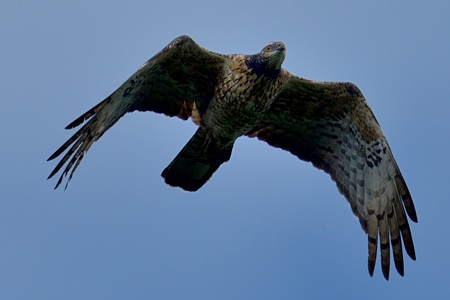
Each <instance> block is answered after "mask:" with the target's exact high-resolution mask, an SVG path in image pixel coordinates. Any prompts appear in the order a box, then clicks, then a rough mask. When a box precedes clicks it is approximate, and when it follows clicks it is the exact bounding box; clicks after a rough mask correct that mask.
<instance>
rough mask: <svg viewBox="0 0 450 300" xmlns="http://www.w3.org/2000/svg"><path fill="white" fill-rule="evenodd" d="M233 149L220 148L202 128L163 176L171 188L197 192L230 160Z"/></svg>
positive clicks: (230, 147)
mask: <svg viewBox="0 0 450 300" xmlns="http://www.w3.org/2000/svg"><path fill="white" fill-rule="evenodd" d="M232 149H233V144H231V146H228V147H226V148H225V149H221V148H219V147H218V146H217V144H216V143H214V142H213V141H210V140H208V139H207V136H206V131H205V130H204V128H202V127H200V128H199V129H198V130H197V132H196V133H195V134H194V136H193V137H192V138H191V139H190V140H189V142H188V143H187V144H186V145H185V146H184V148H183V149H182V150H181V151H180V153H179V154H178V155H177V156H176V157H175V159H174V160H173V161H172V162H171V163H170V164H169V166H168V167H167V168H165V169H164V171H163V172H162V174H161V176H162V177H163V178H164V179H165V182H166V183H167V184H169V185H171V186H177V187H180V188H182V189H184V190H186V191H190V192H193V191H196V190H198V189H199V188H201V187H202V186H203V185H204V184H205V183H206V182H207V181H208V179H209V178H211V176H212V174H213V173H214V172H215V171H216V170H217V169H218V168H219V167H220V165H221V164H223V163H224V162H226V161H228V160H229V159H230V157H231V152H232Z"/></svg>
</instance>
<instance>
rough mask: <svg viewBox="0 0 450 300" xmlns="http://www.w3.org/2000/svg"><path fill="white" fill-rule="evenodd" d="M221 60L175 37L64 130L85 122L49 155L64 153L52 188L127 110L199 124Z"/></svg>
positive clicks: (221, 69)
mask: <svg viewBox="0 0 450 300" xmlns="http://www.w3.org/2000/svg"><path fill="white" fill-rule="evenodd" d="M226 61H227V56H225V55H222V54H218V53H214V52H211V51H208V50H206V49H204V48H202V47H200V46H199V45H198V44H197V43H195V42H194V41H193V40H192V39H191V38H190V37H188V36H181V37H178V38H176V39H175V40H174V41H172V42H171V43H170V44H169V45H167V46H166V47H165V48H164V49H162V50H161V51H160V52H159V53H158V54H156V55H155V56H154V57H152V58H151V59H150V60H148V61H147V62H146V63H145V64H144V65H143V66H142V67H141V68H140V69H139V70H138V71H137V72H136V73H134V74H133V75H132V76H131V77H130V78H129V79H128V80H127V81H126V82H125V83H123V84H122V85H121V86H120V87H119V88H118V89H117V90H116V91H115V92H114V93H112V94H111V95H110V96H109V97H107V98H106V99H105V100H103V101H102V102H100V103H99V104H97V105H96V106H94V107H93V108H91V109H90V110H89V111H87V112H86V113H84V114H83V115H81V116H80V117H79V118H77V119H76V120H74V121H73V122H72V123H70V124H69V125H68V126H67V127H66V129H72V128H74V127H77V126H78V125H80V124H81V123H83V122H84V121H86V120H89V121H88V122H87V123H86V124H85V125H84V126H83V127H81V129H79V130H78V131H77V132H76V133H75V134H74V135H73V136H72V137H71V138H69V139H68V140H67V141H66V142H65V143H64V144H63V145H62V146H61V147H60V148H59V149H58V150H56V151H55V152H54V153H53V154H52V155H51V156H50V157H49V159H48V160H52V159H54V158H56V157H58V156H59V155H61V154H62V153H63V152H64V151H66V150H67V149H69V150H68V151H67V152H66V154H65V155H64V156H63V158H62V159H61V160H60V162H59V163H58V164H57V165H56V167H55V168H54V170H53V171H52V172H51V174H50V176H49V177H48V178H51V177H53V176H54V175H55V174H56V173H57V172H58V171H59V170H60V169H61V168H62V167H63V166H64V165H65V164H66V163H67V165H66V167H65V168H64V171H63V173H62V174H61V176H60V178H59V180H58V182H57V183H56V186H55V188H57V187H58V186H59V185H60V184H61V182H62V180H63V178H64V177H65V176H67V175H68V173H69V172H70V175H69V178H68V180H67V183H68V182H69V181H70V179H71V178H72V175H73V173H74V171H75V170H76V168H77V166H78V165H79V163H80V162H81V160H82V159H83V156H84V153H85V152H86V151H87V150H88V149H89V148H90V147H91V145H92V144H93V143H94V142H95V141H96V140H97V139H99V138H100V137H101V136H102V135H103V133H105V132H106V131H107V130H108V129H109V128H110V127H111V126H113V125H114V124H115V123H116V122H117V121H118V120H119V119H120V118H121V117H122V116H123V115H125V113H127V112H132V111H135V110H138V111H153V112H157V113H163V114H165V115H167V116H170V117H172V116H178V117H180V118H182V119H184V120H186V119H188V118H189V117H192V119H193V121H194V122H195V123H198V122H200V120H201V116H202V114H203V113H204V112H205V110H206V108H207V107H208V105H209V101H210V100H211V98H212V97H213V94H214V90H215V86H216V83H217V80H218V79H219V78H220V76H221V75H222V73H223V69H224V65H225V63H226ZM66 187H67V184H66Z"/></svg>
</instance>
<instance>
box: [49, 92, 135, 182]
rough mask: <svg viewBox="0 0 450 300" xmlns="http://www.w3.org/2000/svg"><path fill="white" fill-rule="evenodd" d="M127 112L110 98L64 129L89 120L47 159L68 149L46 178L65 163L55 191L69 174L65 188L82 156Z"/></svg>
mask: <svg viewBox="0 0 450 300" xmlns="http://www.w3.org/2000/svg"><path fill="white" fill-rule="evenodd" d="M127 111H128V107H127V105H123V104H121V103H120V99H114V97H112V96H110V97H108V98H106V99H105V100H103V101H102V102H100V103H99V104H97V105H96V106H94V107H93V108H91V109H90V110H89V111H87V112H86V113H84V114H83V115H81V116H80V117H78V118H77V119H76V120H75V121H73V122H72V123H70V124H69V125H68V126H67V127H66V129H71V128H74V127H76V126H78V125H80V124H81V123H83V122H84V121H86V120H88V119H89V121H88V122H87V123H86V124H85V125H84V126H83V127H81V128H80V129H79V130H78V131H77V132H76V133H75V134H74V135H72V136H71V137H70V138H69V139H68V140H67V141H66V142H65V143H64V144H63V145H62V146H61V147H59V148H58V149H57V150H56V151H55V152H54V153H53V154H52V155H51V156H50V157H49V158H48V159H47V160H52V159H55V158H56V157H58V156H59V155H61V154H62V153H63V152H64V151H66V150H67V149H69V150H68V151H67V152H66V154H64V156H63V157H62V159H61V160H60V161H59V163H58V164H57V165H56V167H55V168H54V169H53V171H52V172H51V173H50V175H49V176H48V178H47V179H50V178H52V177H53V176H54V175H55V174H56V173H58V171H59V170H61V169H62V168H63V167H64V165H65V164H66V163H67V165H66V167H65V168H64V171H63V172H62V174H61V176H60V177H59V179H58V181H57V183H56V185H55V189H56V188H58V186H59V185H60V184H61V182H62V181H63V179H64V177H66V176H67V175H68V174H69V172H70V174H69V177H68V179H67V183H66V188H67V185H68V183H69V181H70V180H71V179H72V176H73V173H74V172H75V170H76V169H77V167H78V165H79V164H80V162H81V160H82V159H83V157H84V154H85V153H86V152H87V151H88V150H89V148H90V147H91V146H92V144H93V143H94V142H95V141H96V140H98V139H99V138H100V137H101V136H102V135H103V134H104V133H105V132H106V131H107V130H108V129H109V128H110V127H111V126H112V125H114V124H115V123H116V122H117V121H118V120H119V119H120V118H121V117H122V116H123V115H124V114H125V113H126V112H127Z"/></svg>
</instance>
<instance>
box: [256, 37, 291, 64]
mask: <svg viewBox="0 0 450 300" xmlns="http://www.w3.org/2000/svg"><path fill="white" fill-rule="evenodd" d="M259 56H260V57H261V59H262V60H263V61H265V62H266V66H267V68H269V69H272V70H279V69H281V64H282V63H283V61H284V58H285V56H286V45H285V44H284V43H283V42H270V43H268V44H267V45H265V46H264V48H263V49H262V50H261V52H260V53H259Z"/></svg>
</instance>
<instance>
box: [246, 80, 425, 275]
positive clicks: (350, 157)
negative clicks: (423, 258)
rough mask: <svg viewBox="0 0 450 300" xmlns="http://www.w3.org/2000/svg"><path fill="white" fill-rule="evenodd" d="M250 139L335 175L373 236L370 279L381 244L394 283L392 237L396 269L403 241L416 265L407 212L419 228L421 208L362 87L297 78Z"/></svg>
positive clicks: (386, 272) (385, 266) (400, 262)
mask: <svg viewBox="0 0 450 300" xmlns="http://www.w3.org/2000/svg"><path fill="white" fill-rule="evenodd" d="M247 135H248V136H250V137H258V138H259V139H261V140H264V141H266V142H267V143H268V144H270V145H272V146H275V147H279V148H281V149H284V150H287V151H289V152H291V153H292V154H294V155H296V156H298V157H299V158H300V159H302V160H305V161H309V162H311V163H312V164H313V165H314V166H316V167H317V168H319V169H322V170H324V171H325V172H327V173H328V174H330V175H331V178H332V179H333V180H334V181H335V182H336V184H337V187H338V189H339V191H340V192H341V193H342V194H343V195H344V196H345V198H346V199H347V200H348V202H349V203H350V206H351V208H352V210H353V213H354V214H355V215H356V216H357V217H358V218H359V220H360V223H361V226H362V228H363V230H364V231H365V232H366V233H367V234H368V243H369V258H368V265H369V273H370V275H371V276H372V275H373V271H374V267H375V260H376V252H377V243H378V242H377V241H378V239H379V240H380V249H381V264H382V271H383V274H384V276H385V278H386V279H388V278H389V257H390V254H389V251H390V246H389V236H390V240H391V244H392V250H393V256H394V261H395V266H396V269H397V271H398V272H399V273H400V274H401V275H403V269H404V267H403V254H402V244H401V239H403V243H404V245H405V248H406V252H407V253H408V255H409V256H410V257H411V258H412V259H415V251H414V245H413V241H412V236H411V231H410V228H409V225H408V220H407V217H406V213H405V208H406V212H407V213H408V215H409V217H410V218H411V220H413V221H414V222H417V216H416V212H415V208H414V204H413V201H412V199H411V195H410V194H409V191H408V188H407V186H406V183H405V181H404V179H403V177H402V175H401V173H400V170H399V168H398V166H397V163H396V162H395V160H394V157H393V155H392V152H391V149H390V148H389V145H388V143H387V141H386V138H385V137H384V135H383V132H382V130H381V128H380V126H379V124H378V122H377V120H376V119H375V116H374V115H373V113H372V111H371V109H370V108H369V106H368V105H367V102H366V100H365V99H364V96H363V95H362V93H361V92H360V91H359V89H358V88H357V87H356V86H355V85H354V84H352V83H327V82H317V81H311V80H307V79H303V78H300V77H297V76H294V75H290V78H289V79H288V81H287V83H286V85H285V87H284V88H283V90H282V91H281V93H280V94H279V96H278V97H277V98H276V99H275V101H274V102H273V105H272V106H271V108H270V110H269V112H268V113H267V115H266V117H265V118H264V120H262V121H261V122H260V123H259V124H257V125H256V126H255V127H254V128H253V129H252V130H250V131H249V132H248V133H247ZM400 234H401V237H400Z"/></svg>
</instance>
